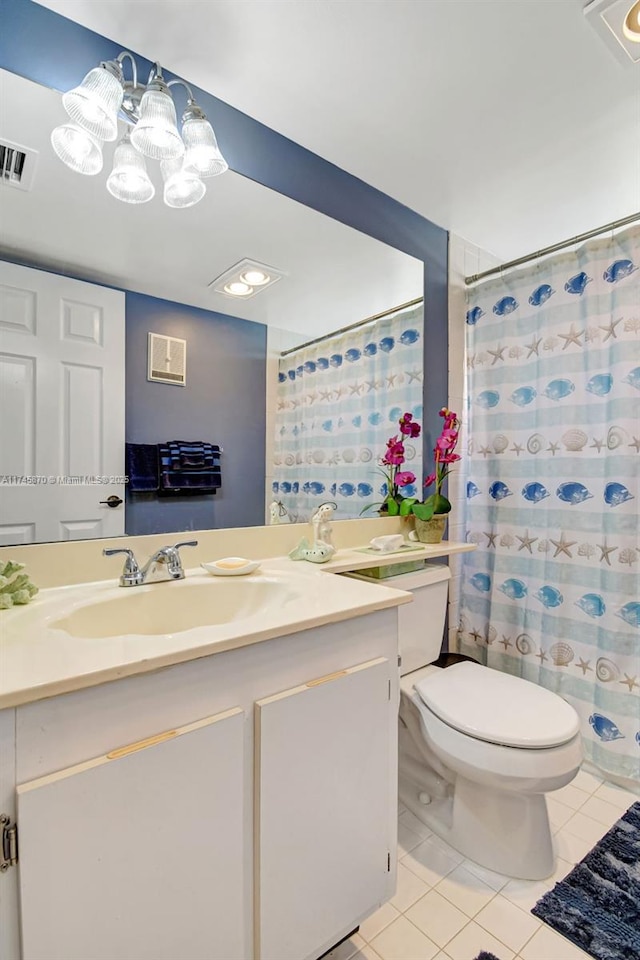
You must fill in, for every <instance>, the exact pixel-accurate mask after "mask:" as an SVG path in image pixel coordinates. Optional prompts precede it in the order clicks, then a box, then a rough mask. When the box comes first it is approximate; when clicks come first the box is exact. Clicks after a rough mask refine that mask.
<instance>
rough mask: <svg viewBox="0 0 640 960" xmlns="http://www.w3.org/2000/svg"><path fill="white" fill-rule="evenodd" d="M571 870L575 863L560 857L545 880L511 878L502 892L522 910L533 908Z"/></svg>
mask: <svg viewBox="0 0 640 960" xmlns="http://www.w3.org/2000/svg"><path fill="white" fill-rule="evenodd" d="M570 870H573V864H572V863H569V862H568V861H567V860H561V859H560V858H558V859H556V868H555V871H554V873H553V874H552V876H550V877H547V878H546V879H545V880H510V881H509V883H508V884H507V885H506V887H504V888H503V889H502V890H501V894H502V896H503V897H506V898H507V900H510V901H511V903H515V905H516V906H517V907H520V908H521V909H522V910H531V909H532V908H533V907H534V906H535V905H536V903H537V902H538V900H539V899H540V897H542V896H544V894H545V893H546V892H547V890H551V889H552V888H553V887H554V886H555V885H556V883H558V882H559V881H560V880H562V879H563V878H564V877H566V875H567V874H568V873H569V871H570Z"/></svg>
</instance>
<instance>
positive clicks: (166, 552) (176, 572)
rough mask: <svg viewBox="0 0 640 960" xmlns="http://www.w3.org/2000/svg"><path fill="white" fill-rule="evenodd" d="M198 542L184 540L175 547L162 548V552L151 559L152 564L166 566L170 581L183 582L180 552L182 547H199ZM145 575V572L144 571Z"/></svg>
mask: <svg viewBox="0 0 640 960" xmlns="http://www.w3.org/2000/svg"><path fill="white" fill-rule="evenodd" d="M197 546H198V541H197V540H183V541H181V542H180V543H176V544H174V545H173V546H169V547H162V549H161V550H158V552H157V553H156V554H154V556H153V557H152V558H151V561H150V563H153V562H155V563H163V564H166V567H167V572H168V574H169V577H170V579H172V580H182V579H183V578H184V569H183V566H182V557H181V556H180V553H179V552H178V551H179V550H180V547H197ZM143 573H144V571H143Z"/></svg>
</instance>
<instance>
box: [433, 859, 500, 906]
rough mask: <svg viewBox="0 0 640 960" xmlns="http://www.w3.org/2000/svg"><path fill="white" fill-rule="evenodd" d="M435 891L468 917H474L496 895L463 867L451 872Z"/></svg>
mask: <svg viewBox="0 0 640 960" xmlns="http://www.w3.org/2000/svg"><path fill="white" fill-rule="evenodd" d="M436 890H437V892H438V893H440V894H441V895H442V896H443V897H446V899H447V900H449V901H450V902H451V903H452V904H453V905H454V906H456V907H458V909H460V910H462V912H463V913H466V914H467V916H468V917H474V916H475V915H476V913H478V911H479V910H482V908H483V907H484V906H486V905H487V903H489V901H490V900H492V899H493V897H495V895H496V891H495V890H493V889H492V888H491V887H490V886H488V885H487V884H486V883H483V882H482V880H480V878H479V877H476V875H475V874H474V873H470V872H469V871H468V870H467V869H465V867H463V866H460V867H456V869H455V870H452V871H451V873H450V874H449V875H448V876H447V877H445V878H444V880H441V881H440V883H439V884H438V885H437V887H436Z"/></svg>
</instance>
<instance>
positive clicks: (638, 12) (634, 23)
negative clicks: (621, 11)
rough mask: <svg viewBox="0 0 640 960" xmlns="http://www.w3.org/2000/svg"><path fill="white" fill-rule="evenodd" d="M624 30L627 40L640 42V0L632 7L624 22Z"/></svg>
mask: <svg viewBox="0 0 640 960" xmlns="http://www.w3.org/2000/svg"><path fill="white" fill-rule="evenodd" d="M622 32H623V33H624V35H625V37H626V38H627V40H631V42H632V43H640V0H636V3H634V5H633V6H632V7H631V9H630V10H629V12H628V13H627V15H626V17H625V18H624V21H623V23H622Z"/></svg>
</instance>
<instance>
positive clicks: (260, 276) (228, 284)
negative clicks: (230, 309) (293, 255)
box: [185, 152, 286, 300]
mask: <svg viewBox="0 0 640 960" xmlns="http://www.w3.org/2000/svg"><path fill="white" fill-rule="evenodd" d="M187 156H188V152H187ZM185 164H186V159H185ZM284 276H286V274H285V273H284V272H283V271H282V270H276V268H275V267H268V266H267V265H266V264H265V263H260V262H259V261H258V260H249V259H248V258H246V259H244V260H240V262H239V263H236V264H234V265H233V266H232V267H229V269H228V270H225V271H224V273H221V274H220V276H218V277H216V278H215V280H212V281H211V283H210V284H209V286H210V287H213V290H214V292H215V293H221V294H223V295H224V296H225V297H240V298H242V299H243V300H248V299H249V298H251V297H255V295H256V294H258V293H260V291H261V290H266V289H267V287H270V286H273V284H274V283H277V282H278V280H281V279H282V278H283V277H284Z"/></svg>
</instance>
